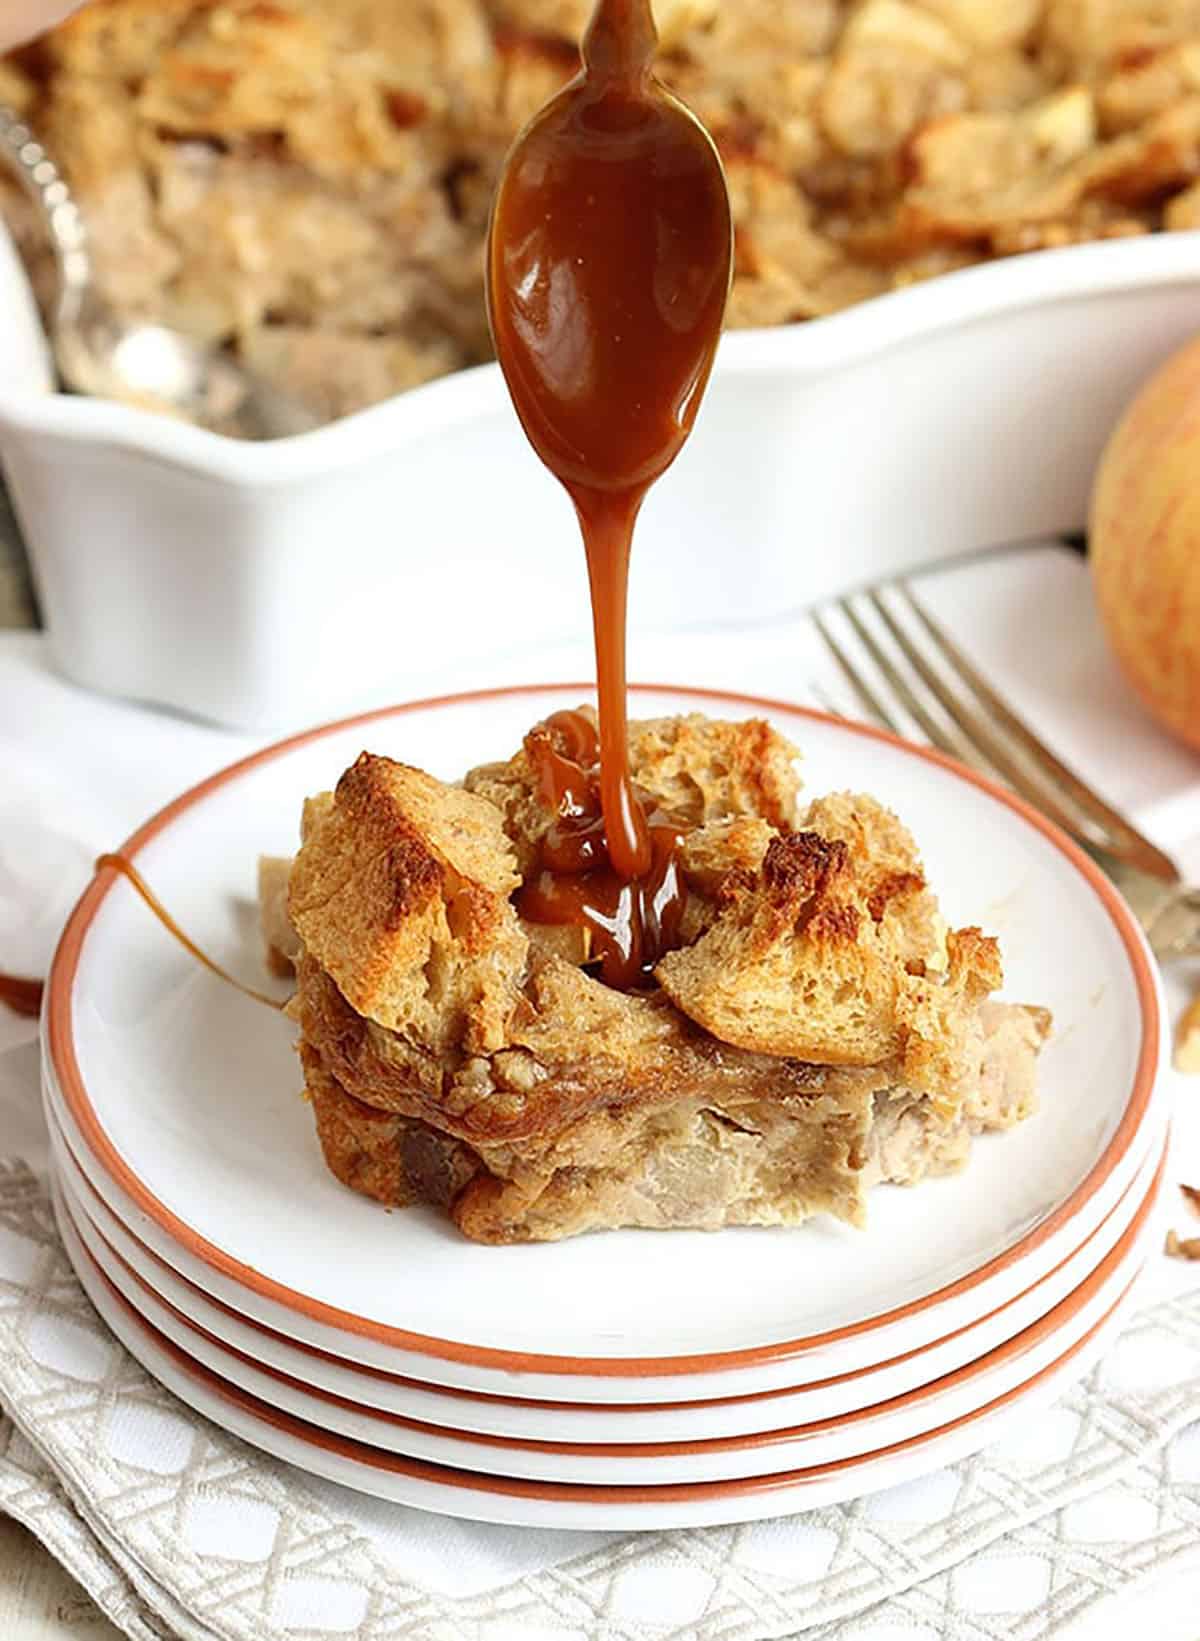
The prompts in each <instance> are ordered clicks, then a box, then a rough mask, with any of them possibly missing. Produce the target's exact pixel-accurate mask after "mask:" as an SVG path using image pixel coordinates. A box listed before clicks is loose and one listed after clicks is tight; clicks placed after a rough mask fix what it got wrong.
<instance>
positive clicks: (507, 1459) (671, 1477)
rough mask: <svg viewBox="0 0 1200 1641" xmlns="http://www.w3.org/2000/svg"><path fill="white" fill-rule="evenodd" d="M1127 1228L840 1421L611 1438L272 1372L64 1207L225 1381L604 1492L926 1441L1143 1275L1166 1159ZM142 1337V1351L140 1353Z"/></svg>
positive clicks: (67, 1223) (412, 1448)
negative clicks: (1029, 1302)
mask: <svg viewBox="0 0 1200 1641" xmlns="http://www.w3.org/2000/svg"><path fill="white" fill-rule="evenodd" d="M1157 1161H1158V1166H1157V1168H1156V1170H1155V1173H1154V1176H1153V1178H1152V1181H1151V1184H1150V1186H1149V1188H1148V1189H1147V1190H1145V1191H1144V1192H1143V1194H1142V1199H1141V1201H1140V1202H1139V1203H1138V1205H1137V1211H1136V1213H1135V1215H1134V1217H1133V1219H1132V1221H1131V1222H1130V1224H1129V1225H1128V1226H1127V1228H1126V1230H1125V1232H1124V1234H1123V1235H1122V1236H1121V1237H1120V1238H1119V1239H1118V1241H1117V1242H1116V1243H1115V1244H1114V1246H1113V1247H1112V1248H1110V1250H1109V1251H1108V1253H1107V1254H1106V1255H1105V1257H1104V1258H1103V1259H1102V1260H1101V1261H1100V1263H1099V1264H1098V1265H1097V1266H1096V1267H1095V1268H1094V1269H1093V1270H1092V1271H1091V1272H1090V1273H1089V1274H1088V1275H1087V1276H1086V1277H1085V1278H1084V1279H1083V1280H1082V1281H1081V1282H1080V1284H1079V1285H1078V1286H1077V1287H1076V1288H1074V1289H1073V1290H1072V1291H1071V1292H1070V1293H1068V1294H1067V1296H1066V1297H1065V1298H1064V1299H1063V1300H1062V1301H1060V1303H1059V1304H1057V1305H1055V1306H1054V1307H1053V1308H1052V1309H1051V1310H1049V1311H1047V1312H1046V1313H1045V1315H1043V1316H1042V1317H1040V1318H1039V1319H1038V1321H1036V1322H1034V1323H1033V1324H1031V1326H1029V1327H1028V1328H1025V1329H1022V1330H1021V1331H1020V1332H1019V1333H1016V1334H1014V1335H1013V1336H1012V1337H1011V1338H1009V1339H1007V1340H1006V1341H1005V1342H1004V1343H1003V1344H1001V1345H997V1346H996V1347H995V1348H994V1349H992V1350H990V1351H986V1352H984V1353H983V1354H982V1355H980V1356H978V1357H977V1358H975V1359H973V1360H971V1361H969V1362H967V1363H966V1364H964V1365H963V1366H962V1367H960V1368H958V1369H957V1370H956V1371H955V1372H953V1373H949V1374H944V1375H942V1376H940V1377H938V1378H936V1379H931V1380H930V1381H929V1382H928V1383H926V1384H923V1385H921V1386H919V1387H917V1388H916V1389H913V1390H910V1391H908V1392H906V1393H905V1394H903V1395H900V1396H895V1397H892V1398H889V1399H888V1400H887V1401H885V1402H882V1403H879V1404H876V1405H874V1406H869V1407H864V1408H861V1409H859V1410H858V1411H857V1412H854V1413H848V1414H843V1415H840V1416H838V1417H835V1418H829V1419H824V1420H815V1421H809V1422H806V1423H804V1424H790V1425H786V1424H785V1425H783V1426H776V1427H775V1428H773V1429H770V1430H765V1431H762V1432H760V1433H759V1434H757V1435H754V1436H733V1435H727V1434H722V1435H720V1436H716V1437H710V1438H707V1439H704V1440H673V1441H653V1442H647V1441H641V1442H625V1443H618V1444H611V1443H606V1442H602V1441H598V1440H596V1439H594V1438H591V1439H588V1440H584V1441H562V1440H531V1439H529V1438H518V1437H511V1436H485V1435H480V1434H479V1433H477V1432H475V1433H472V1432H467V1431H463V1430H461V1429H458V1428H455V1427H453V1426H446V1425H441V1424H435V1423H430V1422H428V1421H425V1420H416V1419H411V1418H407V1417H404V1416H402V1415H399V1414H395V1413H384V1412H380V1411H379V1410H377V1409H370V1408H365V1407H363V1406H361V1405H360V1404H358V1403H356V1402H355V1401H353V1400H350V1399H348V1398H345V1397H341V1396H334V1395H330V1394H328V1393H325V1392H322V1391H319V1390H315V1389H313V1388H312V1387H311V1386H310V1385H309V1384H308V1383H307V1382H306V1381H305V1380H304V1379H302V1378H297V1377H294V1376H292V1375H289V1374H285V1373H282V1372H280V1371H279V1370H277V1369H275V1368H270V1367H266V1366H264V1365H263V1364H262V1363H260V1362H258V1361H257V1360H255V1359H254V1358H253V1357H251V1356H247V1355H245V1354H243V1353H242V1352H240V1351H235V1350H232V1349H230V1348H228V1347H227V1346H225V1345H223V1344H222V1343H221V1342H220V1340H218V1339H216V1338H214V1337H213V1336H212V1335H211V1334H208V1333H206V1332H204V1331H202V1330H201V1329H199V1328H198V1327H197V1326H195V1325H194V1324H193V1322H192V1321H191V1320H190V1319H189V1318H188V1317H187V1316H186V1315H184V1314H183V1313H181V1312H179V1311H177V1310H175V1309H174V1308H173V1307H171V1306H169V1305H167V1304H165V1303H163V1302H162V1301H161V1300H160V1299H159V1298H158V1297H157V1296H156V1295H155V1294H154V1293H153V1291H152V1290H151V1289H150V1288H149V1287H147V1286H146V1284H144V1283H142V1282H140V1281H139V1280H138V1279H137V1277H136V1276H135V1275H134V1274H133V1273H132V1272H131V1271H130V1270H129V1269H128V1267H126V1266H124V1265H123V1263H122V1261H121V1260H120V1259H119V1258H118V1257H117V1256H116V1255H115V1254H114V1253H113V1251H112V1250H111V1248H110V1247H109V1246H108V1245H107V1243H106V1242H105V1241H104V1239H103V1238H102V1237H101V1236H100V1235H99V1234H98V1232H97V1231H96V1230H95V1228H94V1227H93V1226H92V1225H91V1223H90V1222H89V1221H88V1218H87V1215H86V1213H85V1212H83V1211H82V1209H81V1208H80V1206H79V1204H78V1202H77V1200H75V1199H73V1198H72V1196H71V1193H70V1191H69V1190H68V1189H67V1188H66V1187H65V1185H64V1184H63V1181H62V1180H61V1179H60V1181H59V1186H58V1190H59V1196H58V1202H57V1210H56V1211H57V1213H58V1218H59V1223H60V1225H63V1226H64V1227H65V1229H66V1231H67V1233H68V1248H69V1251H70V1254H71V1257H72V1260H73V1261H74V1262H75V1264H76V1269H77V1270H78V1271H79V1274H80V1277H81V1280H84V1281H85V1282H86V1279H87V1277H88V1275H89V1269H88V1267H89V1266H90V1270H91V1273H92V1274H94V1275H95V1276H98V1277H100V1278H103V1280H104V1281H106V1282H107V1283H108V1284H109V1286H110V1287H111V1288H112V1289H114V1290H115V1292H116V1294H117V1295H118V1296H119V1297H120V1298H121V1299H122V1300H124V1302H125V1303H126V1305H127V1306H128V1307H129V1308H130V1309H131V1310H132V1311H133V1312H135V1313H136V1314H137V1315H138V1316H140V1317H141V1318H142V1319H143V1320H144V1321H146V1322H148V1323H149V1324H150V1326H151V1327H152V1328H153V1329H154V1330H155V1331H156V1332H157V1333H159V1334H161V1335H162V1336H163V1337H164V1338H165V1339H167V1340H169V1341H170V1342H171V1343H172V1344H174V1345H175V1346H177V1347H178V1348H179V1349H181V1350H183V1351H184V1352H186V1353H187V1354H188V1355H189V1356H191V1357H192V1358H194V1359H195V1360H196V1361H197V1362H199V1363H200V1364H201V1365H202V1366H203V1367H206V1368H208V1369H209V1370H210V1371H212V1372H213V1373H215V1374H217V1375H218V1376H219V1377H220V1378H222V1379H224V1380H226V1381H228V1382H229V1383H230V1384H232V1385H235V1386H237V1387H238V1388H239V1389H241V1390H243V1391H246V1392H247V1393H248V1394H250V1395H252V1396H254V1397H257V1398H258V1399H259V1400H261V1401H263V1402H265V1403H266V1404H267V1405H268V1406H271V1407H275V1408H278V1409H279V1410H280V1411H282V1412H284V1413H289V1414H291V1415H293V1416H294V1417H296V1418H298V1419H302V1420H304V1421H305V1422H307V1423H309V1424H312V1425H315V1426H317V1427H318V1428H320V1429H322V1430H328V1431H332V1432H334V1433H336V1434H338V1435H342V1436H346V1437H349V1438H350V1439H351V1440H354V1441H360V1442H364V1443H366V1444H367V1445H368V1446H370V1447H377V1448H380V1449H382V1450H383V1451H384V1452H387V1453H398V1454H401V1455H403V1456H405V1457H408V1458H416V1459H423V1460H427V1461H428V1462H430V1463H433V1464H444V1465H450V1466H452V1467H454V1468H456V1469H460V1470H480V1471H483V1472H485V1473H486V1474H489V1475H499V1476H516V1477H522V1478H525V1479H527V1480H531V1481H563V1482H572V1483H593V1484H595V1485H597V1486H637V1485H646V1486H658V1485H662V1484H666V1483H672V1482H693V1481H700V1482H711V1481H725V1480H741V1479H743V1478H748V1477H754V1476H767V1475H772V1474H775V1473H777V1472H779V1471H780V1470H787V1469H793V1468H795V1467H796V1466H798V1465H801V1464H802V1465H804V1466H805V1467H811V1466H813V1465H823V1464H830V1463H836V1462H838V1461H840V1460H843V1459H849V1458H859V1457H861V1456H862V1455H863V1454H867V1453H872V1452H875V1451H877V1450H878V1449H879V1448H881V1447H887V1446H893V1445H895V1443H897V1442H901V1441H906V1440H908V1439H910V1438H912V1437H913V1436H921V1435H924V1434H926V1433H927V1432H928V1431H929V1430H932V1429H935V1428H936V1427H937V1426H939V1425H944V1424H947V1423H949V1422H951V1421H953V1420H955V1419H958V1418H962V1417H964V1416H966V1415H969V1414H972V1413H974V1412H976V1411H977V1410H978V1409H979V1408H980V1407H982V1406H984V1405H985V1404H987V1403H989V1402H993V1401H995V1400H996V1399H997V1397H999V1396H1002V1395H1005V1394H1007V1393H1008V1392H1009V1391H1011V1390H1017V1389H1019V1388H1020V1387H1021V1386H1022V1385H1024V1384H1026V1383H1028V1381H1029V1380H1030V1379H1032V1378H1033V1377H1034V1376H1035V1375H1036V1374H1038V1373H1039V1372H1041V1370H1042V1369H1043V1368H1045V1367H1049V1366H1050V1365H1052V1364H1053V1363H1054V1362H1055V1361H1057V1360H1058V1359H1059V1358H1060V1357H1061V1356H1062V1355H1063V1354H1064V1353H1065V1352H1066V1351H1068V1350H1070V1349H1071V1348H1072V1346H1074V1345H1075V1344H1077V1343H1078V1342H1079V1340H1080V1339H1082V1338H1083V1337H1084V1335H1085V1334H1087V1333H1088V1332H1089V1331H1090V1330H1091V1328H1092V1327H1093V1325H1094V1324H1095V1323H1096V1322H1098V1321H1099V1320H1100V1319H1101V1318H1102V1317H1103V1316H1105V1315H1106V1314H1107V1313H1108V1311H1109V1310H1110V1309H1111V1308H1112V1306H1113V1304H1114V1303H1115V1302H1116V1300H1117V1299H1118V1298H1119V1296H1120V1295H1121V1294H1122V1293H1123V1292H1124V1291H1125V1289H1126V1288H1127V1287H1128V1286H1129V1283H1130V1282H1131V1280H1132V1278H1133V1276H1134V1275H1136V1273H1137V1272H1138V1271H1139V1270H1141V1268H1142V1266H1143V1264H1144V1263H1145V1259H1146V1255H1147V1254H1148V1252H1149V1251H1150V1247H1151V1244H1152V1241H1154V1240H1155V1239H1157V1238H1158V1237H1159V1236H1160V1235H1161V1232H1160V1230H1159V1227H1158V1224H1157V1220H1156V1216H1155V1214H1154V1207H1155V1204H1156V1202H1157V1200H1158V1196H1159V1190H1160V1187H1161V1184H1162V1175H1163V1167H1164V1153H1160V1154H1159V1157H1158V1159H1157ZM138 1343H139V1341H138V1340H137V1339H136V1338H135V1340H134V1343H133V1344H132V1345H131V1347H130V1348H131V1349H132V1350H133V1351H134V1354H135V1355H136V1354H137V1350H138Z"/></svg>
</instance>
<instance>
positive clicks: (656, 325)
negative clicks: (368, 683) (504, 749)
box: [487, 0, 733, 984]
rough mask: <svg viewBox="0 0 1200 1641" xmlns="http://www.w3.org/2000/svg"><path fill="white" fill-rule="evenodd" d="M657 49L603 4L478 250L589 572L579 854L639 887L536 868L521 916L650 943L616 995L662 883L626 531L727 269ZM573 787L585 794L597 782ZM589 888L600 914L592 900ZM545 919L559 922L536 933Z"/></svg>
mask: <svg viewBox="0 0 1200 1641" xmlns="http://www.w3.org/2000/svg"><path fill="white" fill-rule="evenodd" d="M656 44H657V36H656V33H655V28H654V20H653V16H652V14H651V10H650V4H649V0H599V4H598V5H597V7H596V11H595V14H594V16H593V19H592V22H591V24H590V26H589V28H588V31H587V34H586V35H585V37H584V42H583V51H582V68H581V71H580V73H579V74H578V75H577V76H576V78H575V79H574V80H572V81H571V82H570V84H569V85H567V86H566V87H565V88H564V89H563V90H562V91H561V92H560V93H559V94H558V95H557V96H556V97H554V98H553V99H552V100H551V101H550V102H549V103H548V104H547V105H546V107H545V108H544V109H543V110H542V111H541V113H540V114H538V115H537V116H536V117H535V118H534V120H533V121H532V123H531V124H530V125H529V126H528V128H527V129H526V131H525V132H524V134H523V135H522V136H521V137H520V138H519V139H518V141H517V144H516V146H515V147H514V149H513V151H512V154H511V155H510V157H509V161H508V164H507V166H506V169H505V173H504V176H503V177H502V179H501V182H500V187H499V189H498V191H497V196H496V203H495V207H494V210H493V214H492V224H491V230H490V234H489V239H488V253H487V254H488V270H487V271H488V279H487V286H488V313H489V318H490V321H491V326H492V335H493V338H494V341H495V345H496V353H497V357H498V359H499V361H500V365H501V369H502V370H503V372H504V376H505V380H506V381H507V383H508V387H509V391H510V393H511V395H512V400H513V405H514V407H515V409H516V412H517V415H518V417H519V418H520V421H521V425H522V426H523V427H524V429H525V432H526V434H527V435H528V437H529V440H530V443H531V444H532V445H533V447H534V449H535V450H536V452H537V454H538V455H539V456H540V457H541V459H542V461H543V462H544V463H545V464H546V466H547V467H548V468H549V469H550V471H551V472H552V473H553V474H554V475H555V476H556V477H557V478H558V479H559V480H560V482H561V483H562V484H563V485H564V486H565V488H566V490H567V492H568V494H569V495H570V497H571V500H572V501H573V503H574V505H575V511H576V514H577V516H578V519H579V523H580V527H581V530H582V534H583V542H584V549H585V553H586V557H587V566H588V580H589V586H590V591H591V600H592V621H593V628H594V637H595V648H596V677H597V693H598V697H599V707H600V714H599V717H600V733H599V775H598V791H599V806H600V812H601V815H602V825H600V826H599V827H597V828H595V829H594V835H593V836H592V842H591V845H590V848H591V850H592V852H593V853H594V854H598V853H599V852H603V854H604V856H605V860H604V862H603V867H604V868H607V869H609V870H611V872H612V873H614V874H615V876H616V879H617V880H619V881H620V882H621V883H624V884H627V885H638V886H639V888H638V890H637V893H636V894H635V895H632V896H630V897H627V898H628V899H629V900H630V901H634V900H636V901H637V902H638V904H640V905H641V906H642V907H643V910H644V911H645V913H646V915H645V916H641V915H639V916H632V915H631V916H626V915H625V913H624V912H623V911H622V910H621V905H620V904H617V905H615V906H614V905H613V904H612V902H613V889H612V883H611V882H609V881H608V880H605V882H604V885H603V892H602V893H601V892H600V891H601V884H600V882H599V880H597V879H594V878H589V884H588V885H587V886H586V887H584V886H580V885H576V888H575V889H574V890H571V891H568V890H566V889H561V890H558V891H555V892H554V893H551V891H550V888H549V886H548V884H547V883H546V882H545V879H546V877H547V874H548V873H549V874H551V875H552V874H553V873H554V872H555V871H558V872H560V873H561V872H562V871H563V868H562V867H555V866H553V865H552V864H551V863H550V862H549V860H548V859H546V858H544V859H543V862H542V867H543V870H542V874H541V878H540V879H539V882H540V883H541V888H540V889H539V891H538V892H537V893H529V894H526V895H525V896H524V897H523V898H524V901H525V915H526V916H528V917H530V918H531V919H534V920H538V918H539V915H540V916H541V920H543V921H557V922H562V921H567V920H568V918H567V916H566V915H565V908H566V907H567V906H568V905H569V904H571V903H572V902H574V903H575V904H576V910H577V914H578V917H579V919H580V920H582V921H584V922H586V923H587V924H588V926H589V927H591V928H592V929H593V931H599V930H600V928H601V927H602V926H607V925H612V926H613V927H614V928H615V929H617V930H619V931H623V932H618V933H615V934H614V935H613V936H612V938H613V939H614V940H616V941H617V943H618V945H628V944H629V943H630V942H632V944H633V946H637V945H638V944H639V942H641V943H642V944H643V945H645V946H646V952H643V953H642V954H641V955H638V954H636V953H634V951H633V950H632V949H630V950H629V951H628V952H626V954H625V956H624V957H623V958H621V959H620V961H618V960H616V959H615V958H614V959H613V960H612V961H611V962H610V961H608V959H607V958H606V960H605V969H606V973H605V978H609V977H610V975H611V976H612V977H613V979H612V983H614V984H617V983H621V982H620V981H619V980H617V979H616V978H615V977H616V975H617V974H618V972H621V973H624V974H625V975H626V976H627V979H626V982H625V983H629V981H628V976H629V975H632V974H637V975H639V976H644V974H645V973H646V971H647V966H648V964H647V961H644V960H643V958H645V957H646V956H647V953H649V951H650V948H653V947H657V946H658V944H659V942H660V941H661V940H662V939H665V938H668V936H667V933H666V927H665V923H662V920H659V919H656V916H655V915H654V908H655V906H657V905H658V904H659V902H660V899H661V891H662V887H663V884H664V883H665V882H666V878H667V876H668V875H670V873H669V872H668V870H667V867H666V866H664V855H665V854H666V853H671V850H668V849H667V847H666V844H665V842H664V838H665V834H666V832H667V831H668V830H670V827H669V824H668V823H667V822H666V821H665V820H661V819H660V820H659V821H658V823H657V824H656V823H655V822H654V820H653V819H652V818H651V817H650V816H648V814H647V811H646V806H645V804H644V803H643V802H642V801H641V800H640V799H639V797H638V795H637V793H636V792H635V791H634V787H633V782H632V780H631V778H630V770H629V752H628V735H627V724H626V676H625V628H626V604H627V596H628V579H629V557H630V549H631V545H632V540H633V530H634V525H635V523H636V520H637V516H638V512H639V510H640V508H641V505H642V502H643V500H644V499H645V496H646V493H647V491H648V490H649V488H650V486H651V485H652V484H653V483H654V481H655V480H656V479H658V478H659V477H660V476H661V475H662V474H663V473H664V472H665V471H666V469H667V468H668V467H669V466H670V465H671V463H672V462H673V461H674V459H675V457H676V456H677V455H678V454H679V451H680V449H681V448H682V446H683V444H684V441H685V440H686V438H687V436H688V434H689V433H690V431H691V428H692V424H693V423H694V421H695V418H696V412H697V410H698V409H699V405H700V399H701V396H702V394H703V392H704V388H705V385H706V383H707V381H708V376H709V373H710V371H711V369H712V363H713V358H714V356H715V353H716V348H717V342H718V340H719V337H720V331H721V323H722V319H723V317H724V311H725V302H726V298H727V296H728V292H729V281H730V274H731V268H732V245H733V236H732V227H731V219H730V211H729V198H728V193H727V191H726V188H725V182H724V177H723V175H722V172H721V166H720V161H719V159H718V157H717V154H716V150H715V148H714V147H713V144H712V141H711V139H710V138H709V137H708V134H707V133H706V132H705V131H704V129H703V127H702V126H701V125H700V124H699V122H698V121H697V120H695V119H694V118H693V117H692V115H690V114H689V113H688V112H687V110H686V109H685V108H684V107H683V105H682V104H681V103H679V102H678V101H677V100H676V99H675V98H674V97H672V96H671V95H670V94H669V93H668V92H667V91H666V89H665V88H664V87H663V86H662V85H661V84H659V82H658V81H657V80H656V79H655V78H654V75H653V74H652V72H651V64H652V61H653V56H654V50H655V46H656ZM559 716H561V715H559ZM581 767H582V766H581ZM584 773H585V776H586V779H585V781H584V784H585V785H589V783H590V786H589V790H590V788H591V786H594V785H595V784H596V782H595V781H593V779H592V776H591V774H590V773H588V772H587V771H586V770H585V772H584ZM675 831H676V836H677V834H678V829H677V828H676V829H675ZM658 834H662V836H659V835H658ZM672 849H673V846H672ZM596 870H600V868H599V867H597V868H596ZM590 871H591V868H589V872H590ZM670 872H673V865H672V866H671V868H670ZM593 891H595V894H596V896H598V898H592V899H589V898H588V896H589V894H591V893H592V892H593ZM669 898H670V896H668V899H669ZM617 901H618V903H619V902H620V896H619V894H618V896H617ZM552 908H553V909H554V910H555V911H556V912H563V913H564V915H562V916H558V915H555V916H554V917H550V916H549V915H548V914H549V911H550V910H551V909H552ZM669 921H670V920H669V919H666V922H667V923H669ZM660 923H662V926H661V927H660V926H659V925H660ZM656 929H657V933H655V932H654V931H655V930H656ZM639 930H641V931H642V934H639V933H638V931H639Z"/></svg>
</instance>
